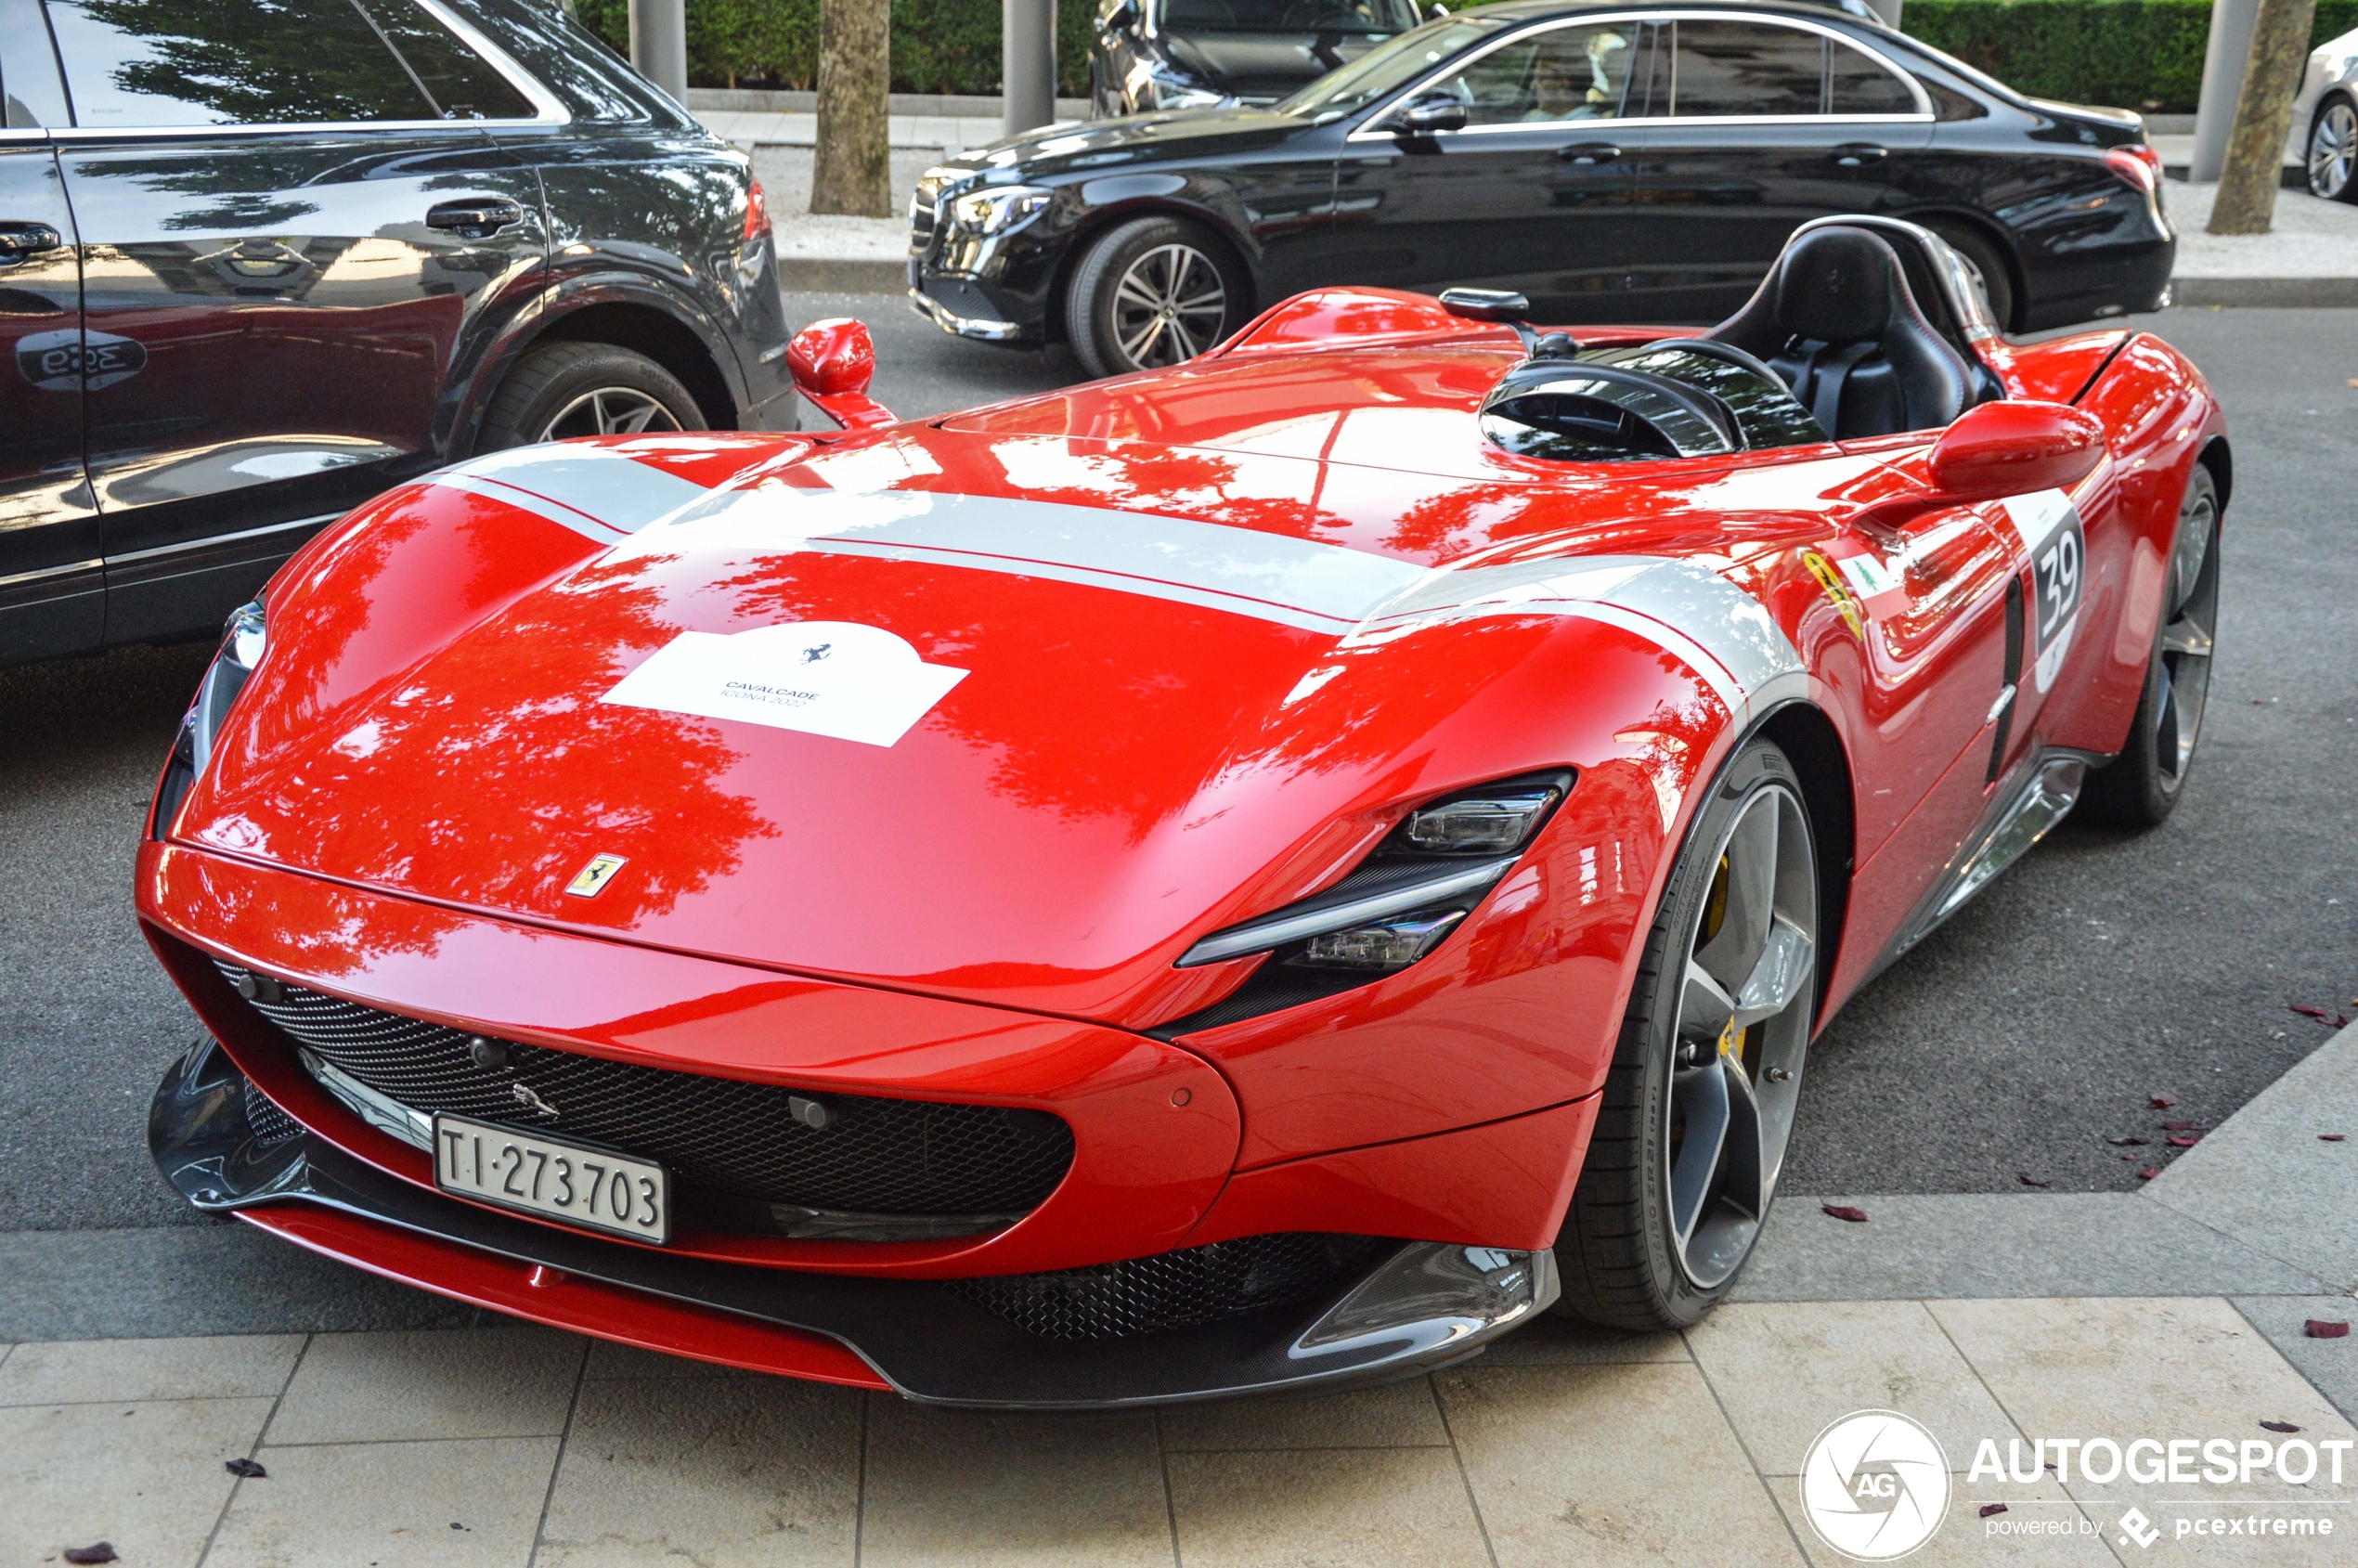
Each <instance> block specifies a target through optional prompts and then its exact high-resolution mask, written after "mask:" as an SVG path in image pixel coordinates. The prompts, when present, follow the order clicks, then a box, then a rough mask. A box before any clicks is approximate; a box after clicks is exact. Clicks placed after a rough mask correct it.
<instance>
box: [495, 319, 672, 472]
mask: <svg viewBox="0 0 2358 1568" xmlns="http://www.w3.org/2000/svg"><path fill="white" fill-rule="evenodd" d="M608 413H612V414H615V415H619V416H621V417H620V418H619V419H618V420H616V419H610V418H607V417H605V416H606V415H607V414H608ZM634 419H635V420H636V421H638V422H637V423H636V424H635V426H634V425H633V424H632V422H631V421H633V420H634ZM577 425H578V426H581V427H583V428H578V429H577V428H575V426H577ZM599 426H603V427H604V428H593V427H599ZM704 428H705V419H704V410H703V409H701V408H698V407H697V406H696V400H695V398H694V397H693V395H691V394H690V393H689V391H688V389H687V388H686V387H684V386H682V385H680V378H679V377H677V376H675V375H673V374H672V373H671V372H670V371H669V370H667V369H664V368H663V367H662V366H660V365H658V364H656V363H655V362H654V360H652V359H650V358H648V357H647V356H645V355H643V354H634V353H632V352H631V351H630V350H629V349H627V348H617V347H615V345H614V344H612V343H540V344H538V345H537V346H535V347H533V348H529V349H526V350H525V354H524V357H523V358H521V359H519V360H517V361H516V366H515V369H512V370H510V371H509V372H508V379H507V380H506V381H503V382H500V383H499V391H498V392H496V393H494V394H493V395H492V398H491V406H490V407H489V408H486V409H485V410H484V416H483V432H482V434H481V435H480V436H478V437H477V439H476V441H475V450H476V451H478V452H497V451H499V450H501V449H503V448H505V447H527V446H530V445H531V444H532V443H534V442H536V441H552V440H558V439H561V438H563V437H564V436H569V435H602V434H638V433H640V432H641V431H644V432H649V433H655V432H661V431H667V430H702V429H704Z"/></svg>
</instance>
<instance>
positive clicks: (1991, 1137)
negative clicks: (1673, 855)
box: [0, 295, 2358, 1230]
mask: <svg viewBox="0 0 2358 1568" xmlns="http://www.w3.org/2000/svg"><path fill="white" fill-rule="evenodd" d="M795 303H796V305H797V307H798V309H799V310H800V311H801V313H802V314H804V315H806V316H808V317H814V318H815V317H820V316H829V315H848V314H853V315H860V316H862V317H864V318H865V319H867V320H868V321H869V322H870V324H871V325H872V327H873V328H874V329H875V334H876V339H877V346H878V357H879V359H880V361H881V364H882V369H881V370H880V372H879V374H878V376H877V382H876V389H875V390H876V395H878V396H879V397H880V398H881V399H882V400H883V401H884V402H886V403H887V405H888V406H890V407H891V408H894V409H895V410H896V411H898V412H900V413H901V414H904V415H918V414H929V413H936V412H940V411H944V410H947V409H951V408H960V407H964V406H966V405H968V404H972V403H976V402H980V401H984V400H986V399H990V398H994V397H1004V396H1010V395H1019V394H1023V393H1029V392H1034V391H1045V390H1049V389H1052V388H1054V387H1056V386H1058V385H1061V384H1063V383H1065V382H1069V381H1071V380H1073V379H1075V378H1076V377H1077V376H1078V374H1079V372H1078V370H1077V369H1076V367H1075V366H1074V364H1073V362H1072V360H1071V358H1070V356H1069V355H1066V354H1065V353H1063V352H1062V351H1050V352H1048V353H1044V354H1039V353H1035V354H1018V353H1013V352H1008V351H1004V350H996V349H989V348H984V347H980V346H977V345H971V344H966V343H957V342H953V341H952V340H950V339H947V338H944V337H942V336H941V335H940V334H939V333H937V332H936V331H934V330H932V328H930V327H929V326H927V325H926V324H925V323H923V322H921V321H920V320H918V319H917V318H916V317H914V316H913V315H912V314H911V313H910V311H909V309H908V307H907V305H905V304H903V303H902V302H900V301H899V300H897V299H888V298H876V297H867V298H858V299H852V298H835V297H828V296H816V295H807V296H800V297H798V298H797V301H796V302H795ZM2145 324H2146V325H2150V326H2153V327H2154V328H2156V329H2157V330H2160V331H2162V332H2163V333H2164V334H2165V335H2167V336H2168V337H2170V339H2171V340H2172V341H2174V342H2176V343H2179V344H2180V345H2182V346H2183V347H2184V348H2185V349H2186V350H2187V351H2188V352H2189V353H2190V354H2191V355H2192V356H2194V357H2195V359H2196V361H2197V362H2199V363H2200V364H2201V365H2202V366H2203V368H2204V369H2205V370H2206V371H2207V373H2208V374H2209V376H2210V377H2211V379H2212V381H2213V382H2214V384H2216V385H2217V386H2218V387H2219V389H2220V390H2221V392H2222V395H2224V397H2225V399H2226V401H2227V405H2228V408H2229V410H2230V416H2231V419H2232V421H2233V431H2234V436H2235V443H2236V460H2235V469H2236V491H2235V499H2234V502H2233V504H2232V506H2231V507H2230V509H2229V511H2228V513H2227V523H2228V527H2227V534H2226V556H2225V561H2226V566H2227V575H2226V578H2225V584H2224V595H2225V598H2224V607H2223V609H2222V615H2221V620H2222V625H2221V628H2220V658H2219V661H2218V667H2217V674H2216V684H2215V687H2214V694H2213V697H2212V700H2211V706H2210V712H2209V720H2208V723H2207V725H2206V729H2205V732H2204V734H2203V739H2202V748H2201V752H2200V756H2199V760H2198V761H2197V762H2196V766H2195V769H2194V771H2193V773H2192V775H2191V778H2190V781H2189V784H2188V786H2187V787H2188V794H2187V796H2186V798H2185V800H2184V802H2183V805H2182V806H2181V807H2180V809H2179V810H2178V813H2177V815H2176V816H2175V817H2174V818H2173V819H2172V820H2171V821H2170V823H2169V824H2168V825H2167V826H2165V827H2163V828H2162V829H2160V830H2158V831H2157V832H2155V833H2152V834H2148V835H2144V836H2120V835H2116V834H2109V833H2103V832H2098V831H2093V830H2090V829H2086V828H2081V827H2078V826H2076V825H2072V824H2068V823H2067V824H2066V825H2065V826H2064V827H2063V828H2061V829H2059V830H2058V831H2057V832H2056V833H2054V835H2052V836H2050V838H2049V839H2048V841H2047V842H2046V843H2045V844H2043V845H2042V846H2041V847H2040V849H2038V850H2037V851H2035V852H2034V853H2033V854H2032V855H2031V856H2029V857H2028V859H2027V860H2026V861H2024V862H2022V863H2021V864H2019V865H2017V866H2016V867H2015V869H2014V870H2013V871H2012V872H2010V873H2009V874H2008V875H2006V876H2005V877H2004V878H2003V879H2002V880H2001V881H2000V882H1999V883H1998V884H1997V885H1996V886H1995V887H1993V888H1991V889H1989V891H1988V892H1986V893H1984V894H1983V895H1982V897H1981V898H1980V899H1979V900H1978V901H1976V902H1975V903H1974V904H1972V905H1970V906H1968V908H1967V909H1966V910H1964V911H1963V913H1961V914H1959V915H1958V916H1957V918H1956V919H1954V920H1953V921H1952V922H1951V923H1950V925H1949V926H1948V927H1946V928H1945V929H1943V930H1942V931H1941V932H1939V933H1938V934H1937V935H1936V936H1935V937H1934V938H1932V939H1931V940H1928V941H1927V942H1925V943H1924V945H1923V946H1922V947H1921V948H1920V949H1918V951H1917V952H1914V953H1913V954H1911V956H1910V957H1909V958H1908V959H1907V960H1906V961H1905V962H1904V963H1903V964H1901V965H1899V966H1898V967H1897V968H1895V969H1894V970H1892V971H1891V972H1890V973H1888V974H1886V975H1885V977H1884V978H1882V979H1881V980H1879V981H1878V982H1877V983H1876V984H1875V985H1874V986H1873V987H1872V989H1870V990H1869V991H1867V992H1866V993H1865V994H1864V995H1862V996H1860V997H1859V998H1858V999H1857V1000H1855V1001H1854V1002H1852V1003H1851V1004H1850V1005H1849V1007H1848V1008H1847V1009H1846V1011H1845V1012H1844V1013H1843V1015H1842V1016H1841V1017H1838V1018H1837V1019H1836V1020H1835V1021H1834V1022H1833V1026H1832V1027H1831V1028H1830V1029H1829V1030H1828V1031H1827V1032H1826V1034H1825V1036H1824V1037H1823V1038H1822V1040H1821V1042H1820V1045H1819V1047H1818V1049H1817V1052H1816V1054H1815V1056H1814V1058H1813V1060H1812V1062H1811V1066H1810V1071H1809V1076H1808V1080H1807V1094H1806V1095H1804V1102H1803V1109H1802V1113H1801V1121H1800V1126H1799V1129H1798V1132H1797V1134H1796V1136H1795V1138H1794V1146H1793V1153H1792V1157H1791V1161H1792V1162H1791V1165H1790V1167H1789V1169H1788V1173H1787V1176H1786V1186H1787V1190H1788V1191H1798V1192H1837V1191H1839V1192H1849V1193H1888V1192H1995V1191H2016V1190H2021V1186H2022V1183H2021V1178H2022V1177H2023V1176H2024V1175H2026V1174H2027V1175H2028V1176H2030V1177H2032V1178H2034V1179H2036V1180H2038V1181H2041V1182H2052V1183H2053V1184H2054V1187H2055V1189H2056V1190H2059V1191H2069V1190H2083V1191H2085V1190H2103V1189H2119V1188H2126V1187H2131V1186H2134V1185H2135V1184H2136V1176H2135V1172H2136V1170H2138V1169H2139V1168H2141V1167H2143V1166H2144V1165H2146V1164H2148V1163H2161V1162H2162V1160H2161V1158H2160V1157H2161V1156H2164V1155H2166V1154H2167V1153H2168V1152H2169V1150H2168V1149H2167V1147H2166V1146H2164V1145H2163V1143H2162V1136H2163V1134H2161V1133H2160V1132H2159V1131H2158V1130H2157V1128H2156V1126H2155V1123H2156V1122H2157V1120H2159V1114H2160V1113H2157V1112H2154V1111H2151V1110H2149V1109H2147V1108H2146V1101H2147V1099H2148V1097H2149V1096H2150V1095H2152V1094H2153V1093H2155V1092H2156V1091H2164V1090H2166V1091H2168V1092H2170V1094H2173V1095H2176V1096H2178V1100H2179V1104H2178V1108H2176V1109H2175V1110H2173V1111H2171V1112H2170V1113H2169V1114H2170V1118H2172V1119H2183V1120H2188V1121H2196V1122H2199V1123H2200V1124H2202V1125H2204V1126H2209V1125H2215V1124H2216V1123H2217V1121H2219V1120H2220V1119H2221V1118H2223V1117H2224V1116H2226V1115H2227V1114H2228V1113H2229V1112H2231V1111H2233V1110H2234V1109H2235V1108H2237V1107H2238V1106H2240V1105H2242V1104H2243V1103H2244V1102H2245V1101H2246V1100H2248V1099H2249V1098H2250V1097H2251V1096H2252V1095H2254V1094H2256V1093H2257V1092H2259V1091H2260V1090H2261V1088H2263V1087H2264V1086H2266V1085H2267V1084H2268V1083H2270V1082H2273V1081H2274V1080H2275V1078H2276V1077H2277V1076H2278V1075H2280V1074H2281V1073H2282V1072H2283V1071H2284V1070H2285V1069H2287V1067H2289V1066H2290V1065H2291V1064H2292V1063H2293V1062H2295V1061H2297V1060H2299V1059H2300V1057H2301V1056H2304V1055H2305V1054H2306V1053H2307V1052H2308V1051H2310V1050H2311V1049H2312V1048H2313V1047H2314V1046H2315V1045H2317V1044H2318V1043H2320V1042H2322V1041H2323V1040H2324V1038H2325V1036H2326V1030H2325V1029H2324V1028H2323V1027H2321V1026H2320V1025H2318V1024H2316V1023H2313V1022H2312V1021H2311V1020H2309V1019H2307V1018H2305V1017H2300V1016H2297V1015H2295V1014H2293V1013H2291V1012H2289V1011H2288V1010H2287V1008H2288V1004H2307V1005H2313V1006H2318V1007H2323V1008H2326V1009H2328V1010H2334V1009H2339V1010H2341V1011H2351V1010H2352V1007H2351V1006H2350V1005H2349V1004H2351V1002H2352V998H2353V997H2358V929H2353V906H2358V878H2353V876H2352V869H2353V866H2358V850H2354V849H2353V847H2352V833H2353V828H2358V813H2353V811H2352V807H2351V805H2350V797H2349V788H2348V779H2349V777H2350V774H2351V770H2352V763H2353V761H2358V732H2353V725H2358V638H2354V637H2353V636H2352V632H2353V629H2358V615H2353V609H2354V608H2358V540H2353V538H2352V527H2353V517H2352V507H2351V504H2350V503H2351V498H2352V494H2353V493H2358V454H2354V453H2353V448H2352V430H2353V428H2358V421H2353V415H2358V388H2353V387H2352V385H2351V384H2350V383H2351V382H2352V379H2353V378H2358V312H2337V311H2291V310H2279V311H2264V310H2261V311H2240V312H2238V311H2220V312H2212V311H2179V312H2172V313H2170V314H2169V315H2168V316H2166V317H2159V318H2157V319H2155V320H2152V321H2150V322H2148V323H2145ZM208 653H209V650H208V649H207V648H205V647H201V646H188V647H180V648H170V649H152V648H140V649H129V650H124V651H122V652H118V653H114V654H108V655H105V656H103V657H100V658H94V659H82V660H72V661H65V662H59V663H55V664H49V665H41V666H33V667H25V668H20V669H15V670H6V671H0V736H5V737H6V739H5V742H0V909H5V911H6V914H5V915H0V1230H13V1229H64V1228H81V1227H97V1226H149V1225H175V1224H188V1223H192V1216H191V1215H189V1214H188V1212H187V1211H186V1210H185V1209H183V1208H182V1207H180V1206H179V1205H178V1204H177V1203H176V1202H175V1201H174V1200H172V1199H169V1198H167V1197H166V1196H165V1194H164V1191H163V1189H162V1184H161V1183H160V1181H159V1180H158V1179H157V1177H156V1176H155V1174H154V1173H153V1171H152V1170H151V1169H150V1168H149V1163H148V1160H147V1155H146V1148H145V1143H144V1131H145V1114H146V1108H147V1103H148V1097H149V1093H150V1092H151V1090H152V1089H153V1087H154V1084H155V1082H156V1080H157V1078H158V1076H159V1075H160V1074H161V1073H162V1070H163V1068H164V1066H165V1064H166V1063H167V1062H168V1061H169V1060H170V1058H171V1057H172V1056H173V1055H174V1054H175V1053H176V1052H177V1051H178V1050H179V1049H180V1048H181V1047H182V1046H184V1045H185V1044H186V1043H188V1040H189V1039H190V1038H191V1037H192V1036H193V1034H194V1033H195V1024H194V1021H193V1020H192V1019H191V1017H189V1015H188V1012H187V1010H186V1009H185V1008H184V1007H183V1006H182V1005H181V1004H180V1003H179V1002H178V1000H177V999H176V998H175V995H174V993H173V991H171V989H170V988H169V987H168V986H167V985H166V984H165V983H164V980H163V978H162V973H161V972H160V971H159V970H158V968H157V966H156V965H155V964H154V962H153V961H152V959H150V957H149V954H148V952H147V951H146V949H145V948H144V946H143V945H142V944H141V942H140V940H139V938H138V935H137V932H136V929H135V927H134V925H133V922H132V918H131V898H130V876H131V864H132V856H133V851H134V849H135V848H136V843H137V839H138V834H139V827H140V818H141V813H142V811H143V810H144V809H145V807H146V804H147V800H148V795H149V787H150V785H151V784H152V782H153V779H154V775H155V772H156V770H157V768H158V766H159V765H160V762H161V760H162V756H163V753H164V748H165V747H166V745H168V744H169V742H170V739H171V735H172V731H173V726H174V724H175V722H176V721H177V719H178V718H179V715H180V712H181V710H182V708H183V707H184V706H185V705H186V702H187V699H188V693H189V692H190V690H191V689H192V688H193V686H194V684H195V682H196V680H197V678H198V676H199V674H200V673H201V670H202V668H203V666H204V662H205V660H206V657H207V656H208ZM2132 1134H2134V1135H2144V1136H2148V1137H2150V1138H2151V1139H2152V1142H2151V1143H2150V1144H2148V1145H2146V1146H2144V1147H2132V1148H2131V1149H2128V1150H2126V1151H2124V1150H2122V1149H2119V1148H2116V1147H2113V1146H2111V1145H2108V1144H2106V1143H2105V1138H2106V1137H2107V1136H2122V1135H2132ZM2124 1152H2126V1153H2128V1154H2130V1155H2131V1156H2133V1157H2134V1158H2132V1159H2123V1158H2121V1156H2122V1154H2123V1153H2124Z"/></svg>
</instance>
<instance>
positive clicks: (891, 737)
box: [601, 621, 966, 745]
mask: <svg viewBox="0 0 2358 1568" xmlns="http://www.w3.org/2000/svg"><path fill="white" fill-rule="evenodd" d="M965 678H966V671H965V670H963V669H952V668H951V667H949V666H947V665H938V664H927V663H926V662H925V661H924V660H923V659H921V658H919V657H918V656H917V650H916V649H914V648H913V647H911V646H910V645H909V644H908V643H907V642H906V641H902V640H901V639H900V638H898V637H896V636H894V635H893V634H892V633H891V632H889V631H887V630H885V629H884V628H881V627H873V626H861V625H859V624H858V623H856V622H852V621H796V622H793V623H791V624H789V625H786V626H765V627H758V628H755V629H754V630H751V631H740V632H736V633H734V634H724V633H720V632H711V631H683V632H681V633H680V635H679V636H677V637H675V638H673V639H672V640H671V641H669V642H667V643H665V644H664V645H663V646H662V647H661V648H659V649H657V650H656V651H655V654H654V657H652V658H650V659H648V660H647V662H646V663H644V664H642V665H641V666H640V667H638V668H636V669H634V670H632V671H631V672H630V673H629V674H628V675H626V676H624V677H623V678H622V680H620V681H619V682H618V683H616V685H615V688H614V690H612V691H610V692H608V693H606V694H605V696H604V697H603V698H602V699H601V700H602V701H604V702H610V703H615V704H618V705H620V706H624V707H652V708H660V709H662V710H664V711H665V712H667V713H686V714H693V715H695V716H696V717H697V718H700V719H735V720H737V721H738V722H740V723H744V724H764V725H767V726H769V727H770V728H771V729H773V730H799V731H801V732H803V733H804V734H807V735H830V736H833V737H834V738H836V739H837V740H845V741H858V742H860V743H861V744H862V745H893V744H894V743H895V742H897V741H899V740H900V737H901V736H903V735H905V734H907V733H908V732H909V731H910V728H911V727H912V726H913V725H914V724H915V723H916V722H917V720H918V719H923V718H924V717H925V716H926V714H927V713H929V712H931V711H932V710H933V706H934V705H935V704H936V703H938V702H939V701H940V700H941V699H942V698H943V697H944V696H947V695H948V694H949V692H950V688H952V686H955V685H956V684H957V683H958V682H959V681H961V680H965Z"/></svg>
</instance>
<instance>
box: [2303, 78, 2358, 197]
mask: <svg viewBox="0 0 2358 1568" xmlns="http://www.w3.org/2000/svg"><path fill="white" fill-rule="evenodd" d="M2300 152H2301V157H2300V162H2301V165H2302V169H2303V173H2304V174H2305V175H2306V176H2307V178H2308V181H2309V194H2311V195H2312V196H2322V197H2324V198H2325V199H2326V201H2358V104H2353V103H2352V101H2351V100H2350V99H2349V98H2348V97H2345V96H2344V95H2342V94H2340V93H2328V94H2326V99H2325V101H2324V102H2323V103H2320V104H2319V105H2318V106H2317V112H2316V113H2315V114H2313V115H2312V116H2311V117H2310V121H2309V139H2308V140H2307V141H2305V142H2303V143H2301V145H2300Z"/></svg>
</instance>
